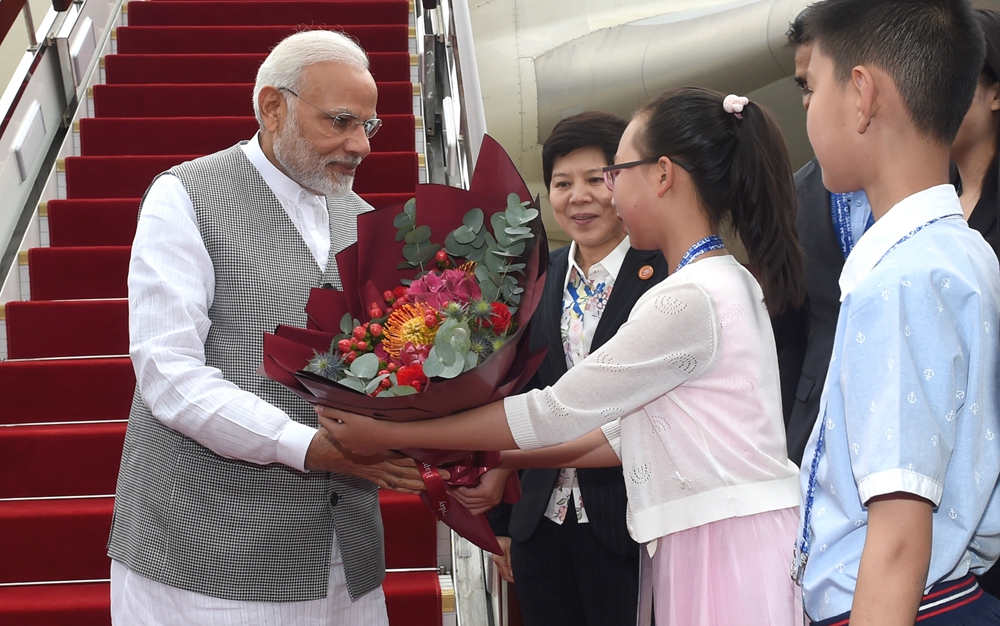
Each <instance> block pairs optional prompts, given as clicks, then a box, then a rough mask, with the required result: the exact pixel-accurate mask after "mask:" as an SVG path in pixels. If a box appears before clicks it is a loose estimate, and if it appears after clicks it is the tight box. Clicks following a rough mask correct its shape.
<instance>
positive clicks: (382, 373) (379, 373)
mask: <svg viewBox="0 0 1000 626" xmlns="http://www.w3.org/2000/svg"><path fill="white" fill-rule="evenodd" d="M388 373H389V370H379V371H378V375H379V376H385V375H387V374H388Z"/></svg>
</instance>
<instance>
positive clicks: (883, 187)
mask: <svg viewBox="0 0 1000 626" xmlns="http://www.w3.org/2000/svg"><path fill="white" fill-rule="evenodd" d="M806 28H807V32H808V34H809V35H810V36H811V39H812V40H813V41H814V42H815V47H814V49H813V53H812V58H811V60H810V64H809V70H808V72H807V80H808V84H809V86H810V88H811V89H812V97H811V101H810V106H809V110H808V131H809V138H810V141H811V142H812V144H813V147H814V149H815V151H816V156H817V158H818V159H819V162H820V165H821V167H822V169H823V181H824V185H825V186H826V187H827V188H828V189H829V190H830V191H832V192H847V191H850V190H854V189H863V190H864V191H865V192H866V194H867V196H868V199H869V201H870V203H871V207H872V214H873V216H874V217H875V219H876V222H875V224H874V226H872V227H871V229H870V230H869V231H868V232H867V234H865V236H864V237H863V238H861V239H860V241H858V242H857V244H856V246H855V247H854V249H853V250H852V251H851V253H850V256H849V257H848V258H847V261H846V262H845V265H844V270H843V273H842V275H841V279H840V287H841V310H840V316H839V318H838V322H837V332H836V336H835V340H834V348H833V355H832V357H831V363H830V369H829V372H828V374H827V379H826V386H825V389H824V393H823V399H822V401H821V403H820V419H818V420H817V423H816V426H815V428H814V429H813V433H812V435H811V437H810V440H809V443H808V444H807V446H806V450H805V454H804V456H803V462H802V513H803V515H802V518H803V519H802V527H801V529H800V537H799V539H798V545H797V550H796V558H795V564H794V565H793V576H795V577H796V578H797V579H798V580H800V581H801V583H802V585H803V591H804V603H805V608H806V611H807V613H808V615H809V617H810V619H811V620H813V623H816V624H821V625H823V626H828V625H834V624H837V625H846V624H848V623H850V624H852V625H854V626H857V625H861V624H880V625H895V624H900V625H902V624H908V625H912V624H914V622H915V621H917V620H920V621H921V623H922V624H925V625H927V626H930V625H931V624H1000V602H998V601H996V600H995V599H993V598H992V597H990V596H988V595H985V594H983V592H982V590H981V589H979V588H978V585H977V583H976V581H975V577H974V575H975V574H980V573H982V572H984V571H986V569H988V568H989V567H990V566H991V565H992V564H993V563H994V562H995V561H996V560H997V558H998V556H1000V495H998V488H997V479H998V474H1000V419H998V415H1000V404H998V400H1000V397H998V396H1000V394H998V388H997V384H998V374H1000V371H998V367H1000V268H998V266H997V260H996V256H995V255H994V253H993V251H992V249H991V248H990V247H989V245H988V244H986V242H985V241H984V240H983V239H982V237H981V236H980V235H979V233H978V232H976V231H974V230H972V229H970V228H969V227H968V225H967V224H966V222H965V220H964V219H963V217H962V207H961V205H960V203H959V200H958V197H957V195H956V194H955V190H954V188H953V187H952V186H951V185H949V184H948V183H949V176H948V165H949V156H948V155H949V147H950V144H951V142H952V140H953V139H954V136H955V133H956V132H957V130H958V127H959V125H960V124H961V121H962V118H963V117H964V115H965V112H966V110H967V109H968V107H969V104H970V103H971V100H972V95H973V92H974V90H975V86H976V80H977V77H978V73H979V70H980V68H981V67H982V59H983V57H984V54H985V50H984V45H983V38H982V34H981V33H980V32H979V29H978V27H977V25H976V22H975V20H974V18H973V15H972V11H971V8H970V7H969V5H968V2H966V1H965V0H826V1H824V2H820V3H817V4H815V5H813V6H812V7H811V8H810V12H809V15H808V17H807V25H806Z"/></svg>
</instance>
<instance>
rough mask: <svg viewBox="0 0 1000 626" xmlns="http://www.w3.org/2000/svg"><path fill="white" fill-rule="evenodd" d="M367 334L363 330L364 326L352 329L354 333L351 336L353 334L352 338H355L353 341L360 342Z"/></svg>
mask: <svg viewBox="0 0 1000 626" xmlns="http://www.w3.org/2000/svg"><path fill="white" fill-rule="evenodd" d="M367 333H368V331H367V330H365V327H364V326H358V327H356V328H355V329H354V333H353V334H354V338H355V339H357V340H358V341H361V340H362V339H364V338H365V335H366V334H367Z"/></svg>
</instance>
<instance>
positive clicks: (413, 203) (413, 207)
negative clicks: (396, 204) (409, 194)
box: [403, 198, 417, 218]
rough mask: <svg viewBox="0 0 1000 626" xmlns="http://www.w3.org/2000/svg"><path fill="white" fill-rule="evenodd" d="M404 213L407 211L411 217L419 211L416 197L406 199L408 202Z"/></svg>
mask: <svg viewBox="0 0 1000 626" xmlns="http://www.w3.org/2000/svg"><path fill="white" fill-rule="evenodd" d="M403 213H406V214H407V215H409V216H410V217H411V218H412V217H413V216H414V215H415V214H416V213H417V199H416V198H410V199H409V200H407V201H406V204H404V205H403Z"/></svg>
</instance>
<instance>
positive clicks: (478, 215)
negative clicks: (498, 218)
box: [462, 208, 485, 233]
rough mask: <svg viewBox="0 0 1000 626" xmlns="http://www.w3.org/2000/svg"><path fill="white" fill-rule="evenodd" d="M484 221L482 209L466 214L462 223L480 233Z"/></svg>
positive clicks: (472, 210)
mask: <svg viewBox="0 0 1000 626" xmlns="http://www.w3.org/2000/svg"><path fill="white" fill-rule="evenodd" d="M484 219H485V215H484V214H483V210H482V209H478V208H477V209H471V210H469V212H468V213H466V214H465V217H463V218H462V223H463V224H465V225H466V226H468V227H469V228H470V229H471V230H473V231H475V232H477V233H478V232H479V231H480V230H481V229H482V227H483V220H484Z"/></svg>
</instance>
